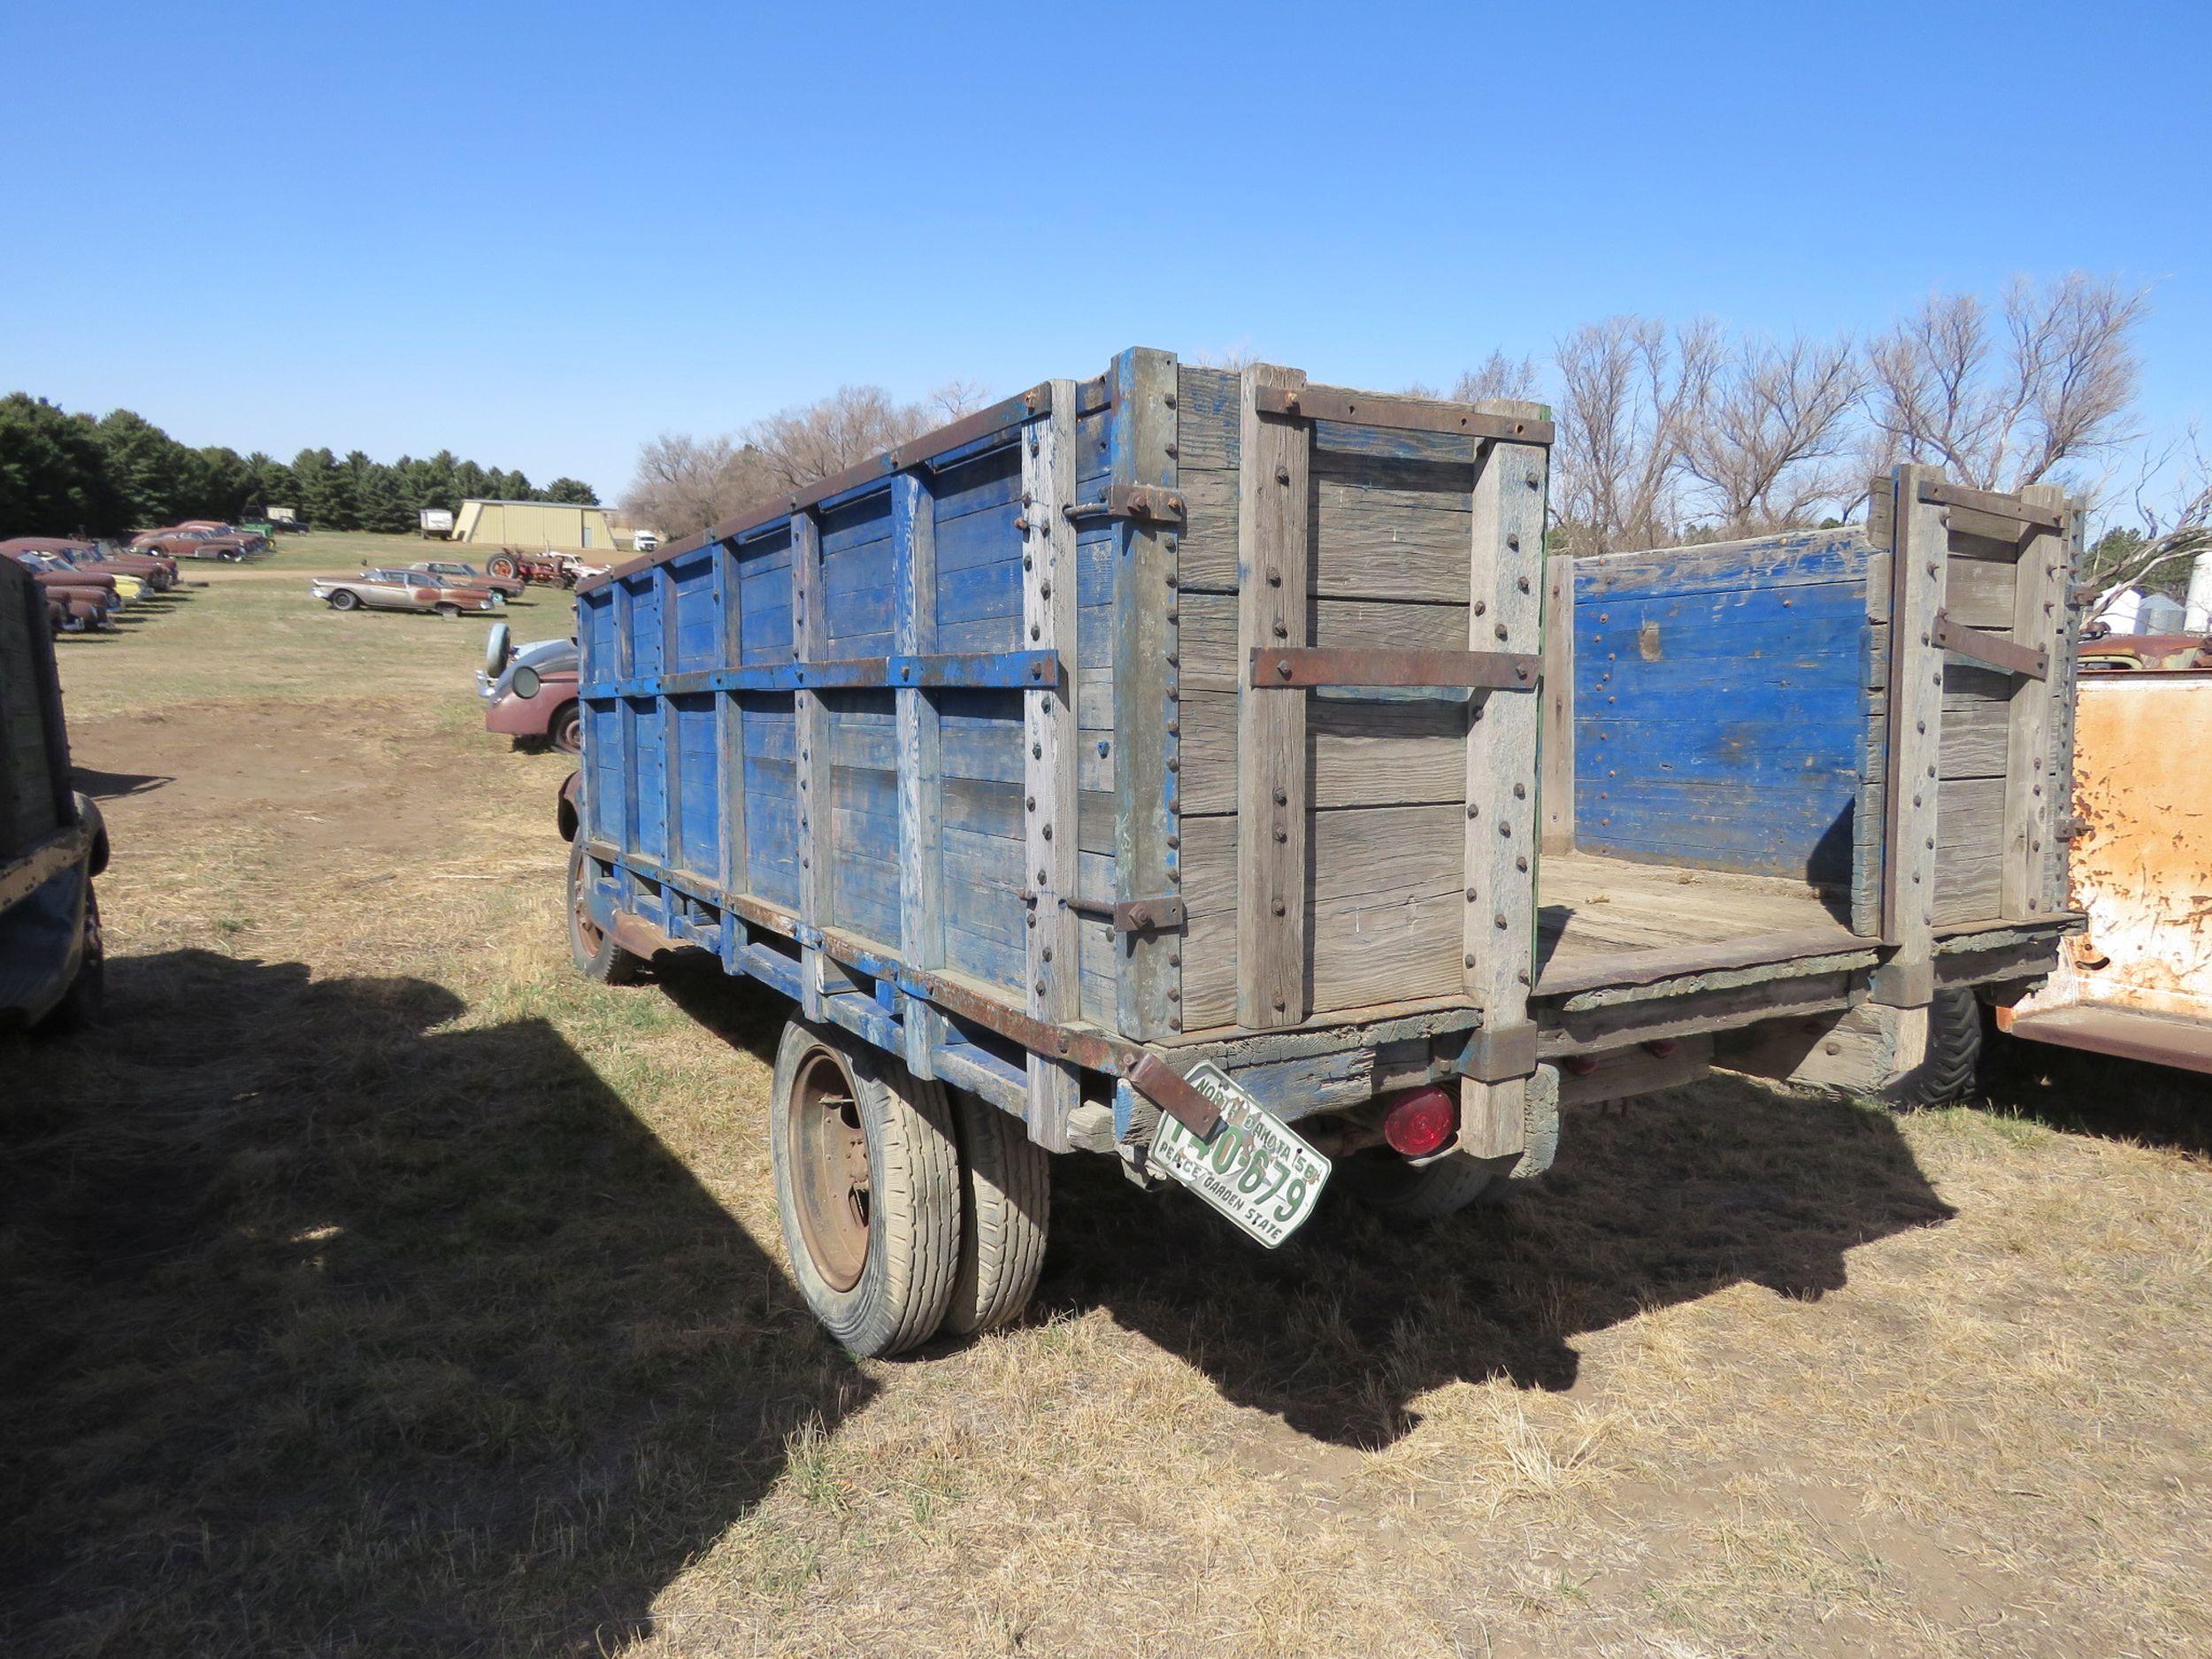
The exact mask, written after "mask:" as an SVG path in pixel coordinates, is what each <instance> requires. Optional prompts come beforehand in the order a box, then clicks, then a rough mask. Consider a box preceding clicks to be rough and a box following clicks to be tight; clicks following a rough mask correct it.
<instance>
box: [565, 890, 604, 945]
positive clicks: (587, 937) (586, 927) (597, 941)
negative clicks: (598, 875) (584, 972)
mask: <svg viewBox="0 0 2212 1659" xmlns="http://www.w3.org/2000/svg"><path fill="white" fill-rule="evenodd" d="M568 914H569V926H572V927H573V928H574V929H575V930H576V942H577V944H578V945H579V946H580V947H581V948H582V950H583V953H584V955H586V956H597V955H598V954H599V948H600V946H602V945H603V944H604V943H606V941H607V933H606V930H605V929H604V928H603V927H601V926H599V924H598V923H596V922H595V921H593V920H592V919H591V907H590V906H589V905H588V904H587V903H586V902H584V882H583V874H582V872H581V870H578V871H576V872H574V873H572V874H571V876H570V877H569V883H568Z"/></svg>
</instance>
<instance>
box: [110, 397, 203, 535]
mask: <svg viewBox="0 0 2212 1659" xmlns="http://www.w3.org/2000/svg"><path fill="white" fill-rule="evenodd" d="M92 430H93V434H94V435H95V436H96V437H97V438H98V440H99V442H100V447H101V449H104V450H105V451H106V453H107V473H108V477H109V479H110V480H111V482H112V483H113V485H114V487H115V488H116V490H117V492H118V493H119V494H120V495H121V496H122V498H123V511H124V516H125V517H126V518H128V519H129V520H130V522H131V523H132V524H133V525H134V526H142V527H144V528H152V527H153V526H157V525H167V524H174V523H176V521H177V520H178V519H180V518H190V517H192V516H194V515H193V513H192V511H191V509H190V504H189V503H190V500H191V498H192V496H193V495H194V494H195V492H194V489H193V485H194V484H195V482H196V479H195V477H194V472H195V470H196V469H195V467H194V465H193V459H192V454H191V451H190V450H188V449H186V448H185V447H184V446H183V445H182V444H180V443H179V442H177V441H176V440H175V439H174V438H173V437H171V436H170V435H169V434H167V433H165V432H164V431H163V430H162V429H161V428H160V427H159V426H155V425H154V424H153V422H152V421H150V420H148V419H146V418H145V417H144V416H143V415H141V414H138V413H136V412H135V411H132V410H128V409H117V410H111V411H109V412H108V413H107V414H106V415H104V416H103V417H102V418H101V419H100V420H99V422H98V424H96V426H94V427H93V429H92Z"/></svg>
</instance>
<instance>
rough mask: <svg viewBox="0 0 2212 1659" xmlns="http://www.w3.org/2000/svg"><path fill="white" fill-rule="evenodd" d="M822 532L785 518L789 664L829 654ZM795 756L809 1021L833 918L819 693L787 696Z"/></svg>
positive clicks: (817, 1002) (802, 980)
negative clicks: (787, 531)
mask: <svg viewBox="0 0 2212 1659" xmlns="http://www.w3.org/2000/svg"><path fill="white" fill-rule="evenodd" d="M821 582H822V528H821V522H820V520H819V519H818V518H817V517H816V516H815V514H814V513H812V512H811V511H804V512H795V513H793V514H792V515H791V656H792V659H793V660H794V661H795V662H800V663H809V662H815V661H818V660H820V659H821V658H823V657H826V655H827V649H826V634H824V632H823V629H824V625H825V618H824V613H823V608H822V603H821ZM792 708H793V710H794V712H795V716H796V725H797V726H798V731H797V741H798V745H799V756H798V760H797V763H796V768H795V770H796V774H797V786H798V802H797V810H798V814H799V926H800V929H801V939H800V946H799V1002H800V1006H801V1008H802V1009H803V1011H804V1012H805V1014H806V1017H807V1018H809V1019H819V1018H822V992H823V981H824V973H825V969H824V959H823V956H822V948H821V945H820V943H819V942H818V941H819V939H820V937H821V934H820V930H821V929H822V928H824V927H826V926H829V925H830V924H831V923H832V922H833V921H834V920H835V919H836V918H835V916H834V914H833V911H832V909H831V903H832V901H831V896H830V882H829V874H830V864H829V861H830V856H831V849H830V831H831V823H832V820H831V816H830V811H829V804H830V803H829V799H828V790H827V788H826V783H827V780H828V779H829V776H830V764H829V710H828V707H827V705H826V703H824V702H823V700H822V696H821V694H819V693H818V692H813V691H798V692H795V693H793V695H792Z"/></svg>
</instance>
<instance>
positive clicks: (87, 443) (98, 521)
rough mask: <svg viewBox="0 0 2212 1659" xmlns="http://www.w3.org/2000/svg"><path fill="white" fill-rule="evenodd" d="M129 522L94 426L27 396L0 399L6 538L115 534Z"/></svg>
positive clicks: (1, 519)
mask: <svg viewBox="0 0 2212 1659" xmlns="http://www.w3.org/2000/svg"><path fill="white" fill-rule="evenodd" d="M127 518H128V514H127V512H126V511H124V507H123V502H122V497H121V495H120V494H119V492H118V491H117V490H116V488H114V485H113V483H112V481H111V480H110V479H109V477H108V472H107V451H106V450H105V449H104V448H103V446H102V445H101V443H100V442H99V440H98V438H97V437H96V436H95V434H94V433H93V428H92V423H91V422H90V421H88V420H87V419H84V418H83V417H82V416H81V415H72V414H69V413H67V412H65V411H63V410H61V409H58V408H57V407H56V406H55V405H54V404H52V403H48V402H47V401H46V400H45V399H44V398H42V397H36V398H35V397H33V396H30V395H29V394H28V393H26V392H11V393H9V394H8V395H7V396H5V397H0V536H14V535H75V534H79V533H80V532H82V533H84V534H89V535H113V534H117V533H118V532H119V531H121V530H122V529H123V528H124V527H125V525H126V521H127Z"/></svg>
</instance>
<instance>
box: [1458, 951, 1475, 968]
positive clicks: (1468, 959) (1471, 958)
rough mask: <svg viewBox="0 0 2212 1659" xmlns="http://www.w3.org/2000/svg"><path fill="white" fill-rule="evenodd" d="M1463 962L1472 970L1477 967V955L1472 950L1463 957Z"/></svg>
mask: <svg viewBox="0 0 2212 1659" xmlns="http://www.w3.org/2000/svg"><path fill="white" fill-rule="evenodd" d="M1461 960H1462V961H1463V962H1465V963H1466V964H1467V965H1468V966H1469V967H1473V966H1474V965H1475V953H1474V952H1473V951H1469V952H1468V953H1467V954H1466V956H1463V957H1462V958H1461Z"/></svg>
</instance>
